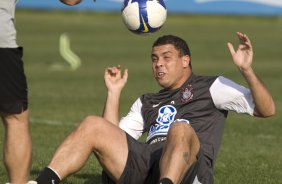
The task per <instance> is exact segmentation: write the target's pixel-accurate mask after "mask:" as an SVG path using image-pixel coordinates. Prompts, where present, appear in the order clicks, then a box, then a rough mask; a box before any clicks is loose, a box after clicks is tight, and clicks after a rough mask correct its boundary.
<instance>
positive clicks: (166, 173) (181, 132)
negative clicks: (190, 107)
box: [160, 122, 200, 184]
mask: <svg viewBox="0 0 282 184" xmlns="http://www.w3.org/2000/svg"><path fill="white" fill-rule="evenodd" d="M199 148H200V143H199V140H198V137H197V135H196V133H195V131H194V129H193V128H192V127H191V126H190V125H189V124H187V123H184V122H177V123H174V124H173V125H172V126H171V127H170V130H169V133H168V136H167V141H166V144H165V147H164V150H163V154H162V158H161V160H160V179H163V178H169V179H170V180H171V181H172V182H173V183H174V184H178V183H180V182H181V181H182V179H183V177H184V175H185V173H186V172H187V171H188V169H189V168H190V167H191V165H192V164H193V163H194V162H195V161H196V156H197V153H198V151H199Z"/></svg>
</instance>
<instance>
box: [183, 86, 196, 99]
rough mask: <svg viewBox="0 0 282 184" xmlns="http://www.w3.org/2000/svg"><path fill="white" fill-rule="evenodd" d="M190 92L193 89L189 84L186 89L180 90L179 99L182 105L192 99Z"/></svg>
mask: <svg viewBox="0 0 282 184" xmlns="http://www.w3.org/2000/svg"><path fill="white" fill-rule="evenodd" d="M192 90H193V88H192V85H191V84H190V85H188V87H186V88H182V92H181V93H182V97H181V101H182V102H183V103H186V102H189V101H190V100H192V99H193V96H194V95H193V93H192Z"/></svg>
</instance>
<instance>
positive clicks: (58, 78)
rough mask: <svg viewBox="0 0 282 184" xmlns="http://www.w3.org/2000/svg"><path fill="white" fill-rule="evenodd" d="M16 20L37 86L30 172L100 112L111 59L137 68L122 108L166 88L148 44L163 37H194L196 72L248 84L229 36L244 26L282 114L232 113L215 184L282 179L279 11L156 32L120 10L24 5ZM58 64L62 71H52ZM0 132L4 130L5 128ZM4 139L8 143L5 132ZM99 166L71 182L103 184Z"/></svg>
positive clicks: (180, 20)
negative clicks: (65, 49) (67, 53)
mask: <svg viewBox="0 0 282 184" xmlns="http://www.w3.org/2000/svg"><path fill="white" fill-rule="evenodd" d="M16 20H17V21H16V26H17V30H18V43H20V44H21V45H23V46H24V62H25V71H26V75H27V78H28V83H29V101H30V120H31V131H32V139H33V166H32V172H31V178H35V177H36V176H37V175H38V173H39V172H40V170H41V169H42V168H44V167H45V166H46V165H47V164H48V163H49V161H50V159H51V157H52V154H53V153H54V151H55V149H56V147H57V146H58V145H59V144H60V143H61V142H62V140H63V139H64V137H66V135H68V134H69V133H70V132H71V131H72V129H73V128H75V126H76V125H77V124H78V123H79V121H80V120H82V119H83V118H84V117H85V116H86V115H89V114H96V115H100V114H101V112H102V109H103V103H104V99H105V87H104V84H103V72H104V69H105V68H106V67H107V66H114V65H118V64H121V65H122V66H123V67H126V68H128V69H129V80H128V84H127V86H126V87H125V89H124V92H123V95H122V99H121V101H122V103H121V104H122V105H121V115H125V114H126V113H127V112H128V110H129V108H130V106H131V104H132V103H133V102H134V101H135V99H136V98H137V97H138V96H139V95H141V94H143V93H145V92H154V91H157V90H158V89H159V87H158V86H157V84H156V83H155V81H154V80H153V78H152V75H151V69H150V50H151V45H152V42H153V41H154V40H155V39H156V38H157V37H158V36H160V35H163V34H175V35H178V36H181V37H183V38H184V39H185V40H187V41H188V43H189V45H190V47H191V52H192V61H193V69H194V72H195V73H197V74H202V75H224V76H226V77H229V78H231V79H233V80H234V81H236V82H239V83H242V84H245V82H244V79H243V78H242V77H241V76H240V74H239V72H238V71H237V69H236V68H235V67H234V65H233V64H232V61H231V57H230V54H229V51H228V49H227V47H226V43H227V42H228V41H230V42H232V43H234V44H237V43H238V41H237V37H236V35H235V32H236V31H242V32H244V33H246V34H248V35H249V36H250V38H251V39H252V42H253V45H254V51H255V58H254V64H253V67H254V68H255V70H256V72H257V74H258V75H259V76H260V78H262V79H263V81H264V83H265V84H266V85H267V86H268V87H269V89H270V91H271V92H272V94H273V96H274V99H275V102H276V105H277V115H276V116H275V117H272V118H268V119H260V118H252V117H248V116H246V115H237V114H235V113H230V116H229V118H228V120H227V123H226V126H225V133H224V136H223V140H222V146H221V150H220V152H219V155H218V159H217V163H216V167H215V183H217V184H238V183H258V184H260V183H261V184H266V183H267V184H271V183H272V184H277V183H282V174H281V168H282V156H281V152H282V136H281V132H282V124H281V122H282V117H281V111H282V109H281V108H282V97H281V94H282V86H281V78H282V73H281V71H282V64H281V62H282V59H281V58H282V19H281V18H275V17H272V18H263V17H223V16H221V17H218V16H192V15H168V18H167V21H166V23H165V25H164V27H163V28H162V29H161V30H160V31H158V32H157V33H155V34H152V35H150V36H138V35H134V34H132V33H130V32H129V31H128V30H127V29H126V28H125V26H124V25H123V23H122V21H121V16H120V15H119V14H106V13H90V12H52V11H50V12H48V11H46V12H40V11H18V12H17V16H16ZM62 33H68V35H69V36H70V38H71V48H72V50H73V51H74V52H75V53H76V54H77V55H79V56H80V58H81V60H82V66H81V67H80V68H79V69H78V70H76V71H70V70H69V69H68V64H67V63H66V62H65V61H64V60H63V59H62V57H61V56H60V54H59V37H60V35H61V34H62ZM54 65H61V66H64V68H63V69H61V70H53V69H52V68H53V66H54ZM0 134H1V135H2V136H3V135H4V130H3V126H1V128H0ZM0 141H1V142H0V144H1V147H2V143H3V139H0ZM0 157H3V155H2V153H1V155H0ZM19 164H20V163H19ZM5 172H6V171H5V170H4V166H3V164H1V165H0V183H4V182H6V181H7V177H6V173H5ZM100 172H101V168H100V166H99V164H98V162H97V160H96V159H95V157H94V156H92V157H90V159H89V161H88V162H87V164H86V165H85V167H84V168H83V169H82V170H81V171H80V172H78V173H76V174H74V175H72V176H70V177H68V178H67V179H66V180H65V181H64V183H72V184H77V183H78V184H79V183H86V184H90V183H100Z"/></svg>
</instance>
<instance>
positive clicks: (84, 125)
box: [76, 115, 105, 136]
mask: <svg viewBox="0 0 282 184" xmlns="http://www.w3.org/2000/svg"><path fill="white" fill-rule="evenodd" d="M104 123H105V122H104V119H103V118H101V117H99V116H94V115H90V116H87V117H85V118H84V120H82V122H81V123H80V124H79V126H78V128H77V130H76V131H79V132H83V134H86V135H87V134H90V135H91V136H95V135H98V134H99V133H100V132H101V131H102V130H103V127H104ZM94 133H95V134H94Z"/></svg>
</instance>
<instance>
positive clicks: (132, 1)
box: [121, 0, 167, 34]
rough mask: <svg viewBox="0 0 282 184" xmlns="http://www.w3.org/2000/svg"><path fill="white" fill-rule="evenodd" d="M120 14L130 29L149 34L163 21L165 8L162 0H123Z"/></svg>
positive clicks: (164, 19)
mask: <svg viewBox="0 0 282 184" xmlns="http://www.w3.org/2000/svg"><path fill="white" fill-rule="evenodd" d="M121 14H122V19H123V22H124V24H125V25H126V27H127V28H128V29H129V30H130V31H132V32H134V33H137V34H149V33H153V32H155V31H157V30H159V29H160V28H161V27H162V25H163V24H164V23H165V21H166V15H167V9H166V6H165V3H164V1H163V0H124V2H123V6H122V9H121Z"/></svg>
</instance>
